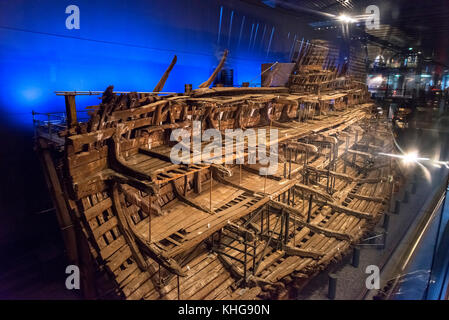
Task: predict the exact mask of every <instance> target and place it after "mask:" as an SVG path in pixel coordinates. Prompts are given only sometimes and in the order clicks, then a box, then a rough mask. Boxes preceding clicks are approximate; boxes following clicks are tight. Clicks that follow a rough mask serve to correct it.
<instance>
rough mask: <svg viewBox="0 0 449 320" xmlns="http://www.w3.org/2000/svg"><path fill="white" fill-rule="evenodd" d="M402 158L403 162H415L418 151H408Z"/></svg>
mask: <svg viewBox="0 0 449 320" xmlns="http://www.w3.org/2000/svg"><path fill="white" fill-rule="evenodd" d="M403 160H404V162H405V163H406V164H409V163H412V162H416V161H417V160H418V153H417V152H416V151H414V152H409V153H407V154H405V155H404V158H403Z"/></svg>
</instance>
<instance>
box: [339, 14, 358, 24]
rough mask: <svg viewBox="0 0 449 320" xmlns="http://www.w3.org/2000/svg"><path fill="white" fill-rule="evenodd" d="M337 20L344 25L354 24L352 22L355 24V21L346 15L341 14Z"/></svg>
mask: <svg viewBox="0 0 449 320" xmlns="http://www.w3.org/2000/svg"><path fill="white" fill-rule="evenodd" d="M337 19H338V20H340V21H341V22H344V23H354V22H357V20H356V19H354V18H352V17H350V16H348V15H346V14H341V15H339V16H338V18H337Z"/></svg>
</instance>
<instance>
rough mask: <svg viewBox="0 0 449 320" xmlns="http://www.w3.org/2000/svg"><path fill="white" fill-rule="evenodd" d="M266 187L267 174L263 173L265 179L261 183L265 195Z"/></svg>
mask: <svg viewBox="0 0 449 320" xmlns="http://www.w3.org/2000/svg"><path fill="white" fill-rule="evenodd" d="M266 186H267V173H265V179H264V181H263V193H264V194H265V188H266Z"/></svg>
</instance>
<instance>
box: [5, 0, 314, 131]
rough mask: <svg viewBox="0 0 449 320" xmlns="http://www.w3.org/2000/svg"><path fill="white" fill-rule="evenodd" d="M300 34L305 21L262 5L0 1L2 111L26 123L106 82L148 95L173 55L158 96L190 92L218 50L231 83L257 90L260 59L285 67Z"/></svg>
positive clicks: (86, 100) (83, 100) (181, 0)
mask: <svg viewBox="0 0 449 320" xmlns="http://www.w3.org/2000/svg"><path fill="white" fill-rule="evenodd" d="M72 4H74V5H77V6H78V7H79V9H80V29H79V30H76V29H72V30H69V29H67V28H66V24H65V21H66V18H67V17H68V16H69V14H66V13H65V10H66V7H67V6H69V5H72ZM307 32H309V28H308V27H307V26H306V24H305V23H304V22H302V21H300V20H299V19H298V18H295V17H294V16H292V15H289V14H279V13H277V14H274V11H273V9H271V8H269V7H268V6H265V5H264V4H263V3H262V2H261V3H260V5H257V4H256V5H254V4H249V3H246V2H244V1H219V0H165V1H148V0H137V1H109V0H107V1H106V0H101V1H85V0H71V1H64V0H57V1H56V0H55V1H50V0H41V1H38V0H33V1H32V0H29V1H24V0H22V1H20V0H15V1H11V0H0V87H1V89H2V90H1V94H0V114H1V117H2V119H3V120H5V119H7V121H8V122H9V123H11V124H14V125H23V126H30V125H31V118H30V114H31V111H32V110H35V111H39V112H53V111H62V110H64V107H63V98H62V97H57V96H55V95H54V93H53V91H55V90H104V89H105V88H106V87H107V86H108V85H111V84H112V85H114V86H115V89H116V90H118V91H131V90H132V91H151V90H152V89H153V88H154V86H155V85H156V83H157V81H158V80H159V78H160V77H161V75H162V73H163V72H164V70H165V68H166V67H167V65H168V64H169V63H170V61H171V59H172V58H173V55H174V54H176V55H177V56H178V63H177V64H176V66H175V68H174V69H173V71H172V74H171V75H170V77H169V79H168V81H167V83H166V86H165V88H164V91H177V92H182V91H183V90H184V84H185V83H192V84H193V86H194V88H195V87H197V86H198V85H199V84H200V83H201V82H203V81H204V80H205V79H207V78H208V77H209V75H210V73H211V71H212V70H213V68H214V66H215V65H216V64H217V61H218V60H219V58H220V56H221V54H222V52H223V50H224V49H225V48H228V49H229V50H230V54H229V59H228V62H227V67H229V68H232V69H234V83H235V84H236V85H238V84H241V83H242V82H243V81H251V80H252V81H253V84H257V83H258V82H260V77H258V75H259V74H260V72H261V63H265V62H274V61H280V62H286V61H289V60H290V59H291V56H292V54H293V52H294V49H295V44H296V45H297V44H298V43H299V41H300V40H301V39H302V38H303V37H305V38H306V39H308V38H309V36H308V35H307ZM296 48H297V47H296ZM77 102H78V105H79V106H87V105H92V104H97V103H98V100H97V98H93V97H77Z"/></svg>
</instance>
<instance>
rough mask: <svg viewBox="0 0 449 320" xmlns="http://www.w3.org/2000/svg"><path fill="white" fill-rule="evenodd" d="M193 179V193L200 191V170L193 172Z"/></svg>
mask: <svg viewBox="0 0 449 320" xmlns="http://www.w3.org/2000/svg"><path fill="white" fill-rule="evenodd" d="M193 180H194V185H195V187H194V188H195V193H201V171H196V172H195V173H194V174H193Z"/></svg>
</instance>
